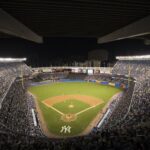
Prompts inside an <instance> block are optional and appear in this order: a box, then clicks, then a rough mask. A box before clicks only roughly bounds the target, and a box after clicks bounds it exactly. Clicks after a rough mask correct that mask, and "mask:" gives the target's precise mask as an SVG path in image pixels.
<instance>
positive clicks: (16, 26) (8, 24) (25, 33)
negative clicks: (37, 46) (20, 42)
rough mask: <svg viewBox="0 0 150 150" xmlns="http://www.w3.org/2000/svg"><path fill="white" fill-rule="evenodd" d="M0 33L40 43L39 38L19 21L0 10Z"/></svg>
mask: <svg viewBox="0 0 150 150" xmlns="http://www.w3.org/2000/svg"><path fill="white" fill-rule="evenodd" d="M0 32H2V33H6V34H8V35H13V36H16V37H20V38H23V39H27V40H30V41H33V42H36V43H42V42H43V39H42V37H41V36H39V35H37V34H36V33H34V32H33V31H32V30H31V29H29V28H28V27H26V26H25V25H24V24H22V23H21V22H20V21H18V20H16V19H15V18H14V17H12V16H11V15H9V14H8V13H7V12H5V11H4V10H2V9H0Z"/></svg>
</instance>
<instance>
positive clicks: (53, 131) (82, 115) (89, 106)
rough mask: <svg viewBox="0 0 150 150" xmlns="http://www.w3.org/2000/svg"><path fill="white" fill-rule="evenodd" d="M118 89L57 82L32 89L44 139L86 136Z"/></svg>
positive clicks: (89, 84)
mask: <svg viewBox="0 0 150 150" xmlns="http://www.w3.org/2000/svg"><path fill="white" fill-rule="evenodd" d="M121 91H122V90H121V89H118V88H115V87H112V86H109V85H101V84H98V83H91V82H59V83H51V84H46V85H39V86H32V87H30V88H29V92H30V93H32V94H33V95H34V97H35V103H36V108H37V109H36V111H37V112H38V117H39V118H40V125H41V127H42V130H43V132H44V133H45V135H47V136H48V137H68V136H77V135H84V134H87V133H89V132H90V131H91V130H92V128H93V127H94V126H96V124H97V123H98V122H99V120H100V118H101V117H102V116H103V113H104V112H105V110H106V108H107V105H108V103H109V102H110V100H111V98H112V97H113V96H114V95H116V94H117V93H119V92H121Z"/></svg>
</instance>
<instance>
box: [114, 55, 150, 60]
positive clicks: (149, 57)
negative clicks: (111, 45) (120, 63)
mask: <svg viewBox="0 0 150 150" xmlns="http://www.w3.org/2000/svg"><path fill="white" fill-rule="evenodd" d="M116 59H118V60H150V55H139V56H117V57H116Z"/></svg>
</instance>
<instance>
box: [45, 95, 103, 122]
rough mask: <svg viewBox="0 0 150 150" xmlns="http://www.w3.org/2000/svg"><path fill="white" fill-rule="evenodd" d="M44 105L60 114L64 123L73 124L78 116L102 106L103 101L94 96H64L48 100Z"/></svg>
mask: <svg viewBox="0 0 150 150" xmlns="http://www.w3.org/2000/svg"><path fill="white" fill-rule="evenodd" d="M43 103H44V104H45V105H46V106H47V107H49V108H51V109H53V110H54V111H56V112H57V113H59V114H60V119H61V120H62V121H64V122H72V121H75V120H76V119H77V117H78V115H80V114H81V113H84V112H86V111H88V110H90V109H92V108H94V107H96V106H98V105H100V104H102V103H103V101H102V100H101V99H99V98H96V97H92V96H85V95H62V96H55V97H51V98H48V99H46V100H44V101H43Z"/></svg>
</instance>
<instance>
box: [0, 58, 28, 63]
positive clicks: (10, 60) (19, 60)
mask: <svg viewBox="0 0 150 150" xmlns="http://www.w3.org/2000/svg"><path fill="white" fill-rule="evenodd" d="M26 60H27V58H0V62H23V61H26Z"/></svg>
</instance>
